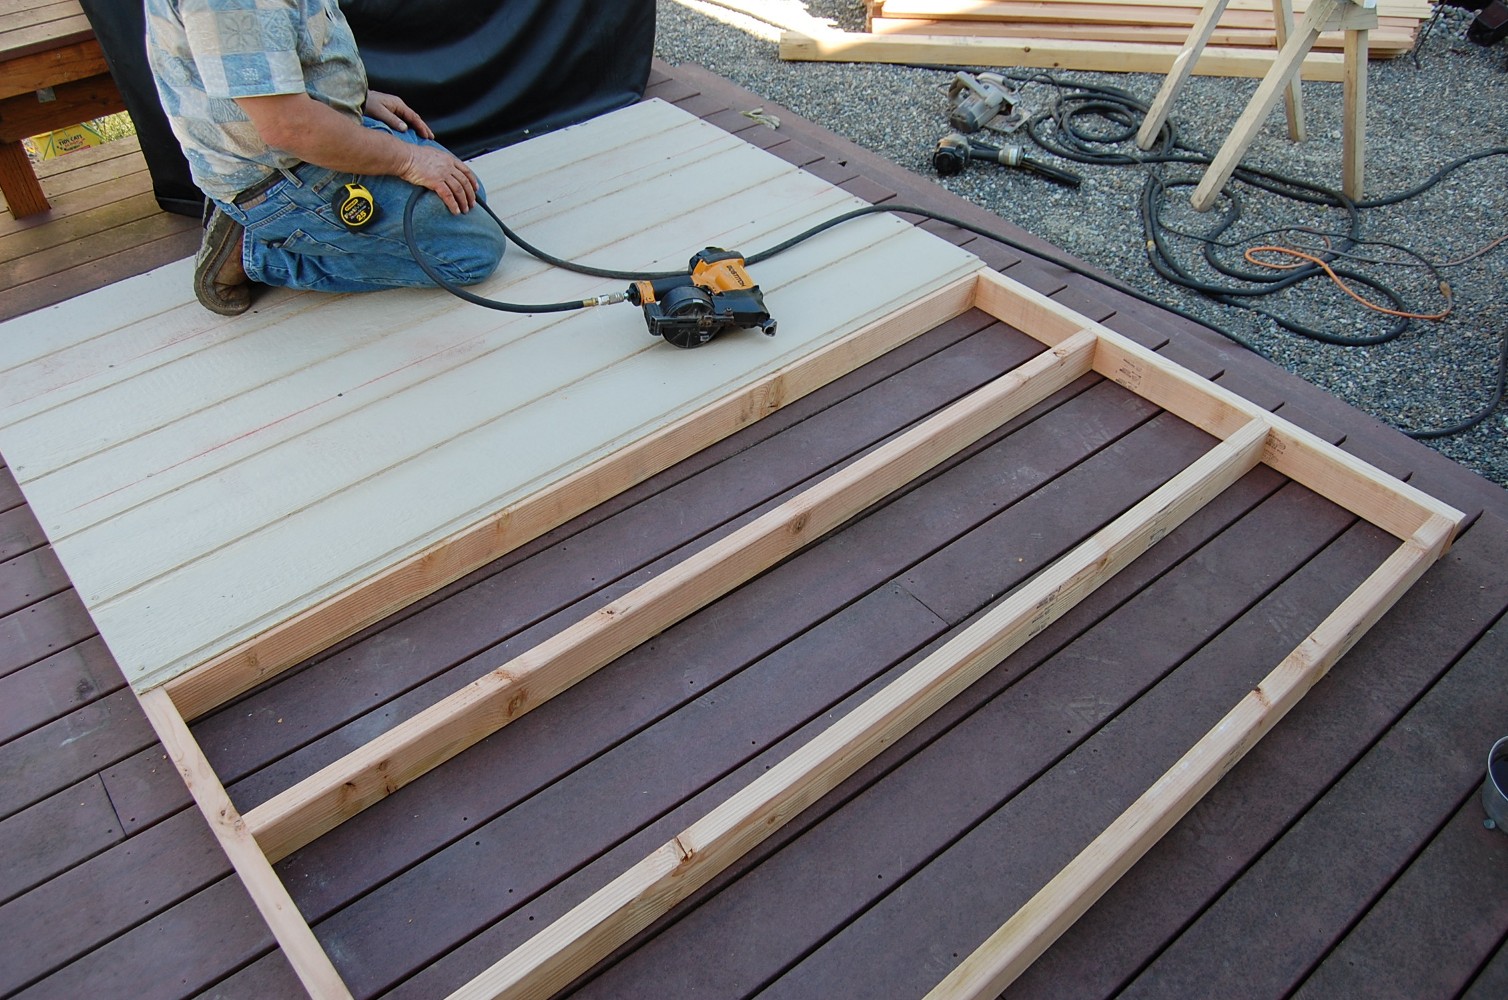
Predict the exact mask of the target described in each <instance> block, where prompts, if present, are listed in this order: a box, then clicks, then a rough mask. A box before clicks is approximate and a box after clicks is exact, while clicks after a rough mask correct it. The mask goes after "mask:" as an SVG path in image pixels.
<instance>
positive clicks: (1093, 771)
mask: <svg viewBox="0 0 1508 1000" xmlns="http://www.w3.org/2000/svg"><path fill="white" fill-rule="evenodd" d="M1380 542H1381V539H1379V538H1378V537H1377V534H1376V531H1375V529H1372V528H1370V526H1365V527H1363V526H1355V527H1353V528H1351V529H1350V530H1349V531H1347V532H1346V534H1345V535H1343V536H1342V537H1341V538H1340V539H1339V540H1338V541H1337V542H1336V543H1335V544H1333V545H1332V546H1330V547H1328V548H1327V549H1326V550H1325V551H1324V552H1322V553H1320V554H1319V555H1318V556H1316V558H1315V559H1313V560H1312V561H1309V562H1307V563H1306V564H1305V565H1304V566H1303V567H1302V568H1300V569H1299V571H1298V572H1297V573H1295V574H1294V575H1293V576H1292V577H1291V578H1289V579H1287V580H1284V581H1283V584H1282V585H1281V586H1280V587H1278V588H1277V589H1276V590H1275V591H1274V592H1272V593H1271V594H1269V595H1268V596H1266V597H1264V598H1263V599H1262V600H1261V601H1260V603H1259V604H1258V606H1257V607H1256V608H1255V609H1254V613H1252V614H1249V615H1247V616H1245V617H1243V618H1242V619H1241V620H1240V621H1239V622H1238V623H1236V624H1234V625H1232V626H1231V627H1230V628H1228V629H1225V630H1223V631H1222V632H1221V633H1219V634H1218V635H1216V636H1215V637H1213V638H1212V639H1211V641H1210V642H1208V643H1206V644H1204V645H1202V646H1201V647H1199V648H1198V649H1197V651H1196V652H1195V653H1194V654H1193V655H1192V656H1190V657H1189V658H1187V659H1185V660H1184V661H1183V662H1181V663H1178V664H1177V665H1176V667H1175V668H1174V669H1173V670H1172V671H1171V672H1170V673H1169V674H1168V675H1167V677H1166V678H1164V679H1162V680H1161V681H1160V683H1157V684H1156V686H1154V687H1152V688H1151V689H1150V690H1149V691H1148V693H1147V694H1145V695H1144V696H1142V697H1140V698H1138V699H1137V700H1136V701H1134V702H1132V703H1131V704H1130V705H1129V706H1128V707H1127V708H1126V709H1124V710H1122V711H1120V712H1118V713H1115V714H1112V715H1110V716H1109V718H1108V719H1107V721H1106V722H1105V724H1104V725H1103V726H1102V727H1101V728H1099V729H1097V730H1096V731H1094V733H1093V735H1092V736H1090V738H1089V739H1087V740H1085V741H1084V742H1082V743H1079V744H1078V745H1076V746H1074V747H1073V749H1072V751H1071V752H1070V753H1069V754H1068V755H1067V756H1066V757H1064V758H1063V759H1062V760H1061V761H1060V762H1057V763H1056V766H1054V767H1053V768H1052V769H1051V770H1050V771H1048V772H1047V773H1045V774H1043V775H1042V776H1040V777H1038V778H1037V779H1036V780H1035V781H1034V782H1033V783H1032V784H1031V785H1030V786H1029V787H1028V788H1026V789H1025V790H1024V791H1022V792H1021V793H1020V794H1019V795H1017V796H1015V797H1013V798H1011V799H1010V800H1008V801H1007V802H1005V803H1003V804H1002V806H1001V807H1000V808H999V809H997V810H995V811H994V812H993V813H991V814H990V815H989V816H988V817H987V818H986V819H985V820H983V821H981V822H980V823H979V824H978V825H977V826H975V827H973V828H972V829H969V830H967V831H966V832H965V833H964V835H963V836H962V837H961V839H959V840H957V841H956V842H955V843H952V844H950V845H948V846H947V849H946V850H945V851H944V852H943V853H941V854H939V855H938V856H936V857H934V858H932V859H930V861H929V863H928V864H927V865H926V867H925V868H923V869H921V870H920V871H918V872H917V873H916V874H914V875H913V876H912V877H910V878H908V879H906V880H905V881H904V882H903V883H901V884H900V885H898V886H895V887H893V888H892V889H891V891H890V892H889V893H888V894H887V895H885V896H884V897H883V898H882V899H880V900H879V901H877V902H876V903H875V905H873V906H872V907H870V908H868V909H867V910H865V911H864V912H863V913H862V914H860V915H858V916H857V918H856V919H854V920H853V921H852V922H851V923H849V924H847V926H844V927H842V928H841V931H840V933H838V934H837V935H836V936H835V937H833V938H831V939H830V940H828V941H826V942H825V943H823V944H822V945H821V947H819V948H818V949H817V950H816V951H815V952H813V953H812V954H811V955H810V956H808V957H807V958H805V960H804V961H802V962H801V963H800V964H799V965H797V966H796V967H794V968H793V969H791V970H790V971H788V972H787V973H786V974H785V975H784V976H782V977H781V978H780V979H779V980H777V981H776V982H774V983H773V984H771V986H770V987H769V988H768V989H766V990H765V991H763V992H762V993H761V996H766V997H811V996H821V995H832V994H833V993H835V992H836V991H839V990H844V991H846V992H845V995H847V996H851V997H875V998H880V997H886V996H917V995H920V994H922V993H925V992H926V991H927V990H928V989H930V988H931V986H932V985H934V984H935V983H936V982H937V981H938V980H939V979H941V978H942V977H943V976H945V975H946V974H947V973H948V972H949V971H950V970H951V968H952V966H953V965H954V964H955V963H956V961H957V960H960V959H962V958H963V957H964V956H966V955H967V954H968V953H969V952H970V951H972V950H973V948H974V947H975V946H976V945H977V944H978V943H979V942H981V941H982V940H983V939H984V938H985V937H986V936H988V935H989V934H990V933H992V932H993V931H994V930H995V928H996V927H998V926H999V924H1000V922H1001V921H1003V920H1004V919H1006V918H1007V917H1009V916H1010V914H1011V913H1012V912H1013V911H1014V910H1015V909H1016V908H1017V907H1018V906H1020V905H1022V904H1023V903H1025V902H1026V901H1027V899H1029V898H1030V896H1031V895H1032V894H1033V893H1034V892H1035V891H1036V889H1037V888H1038V887H1040V886H1041V885H1042V884H1043V883H1045V882H1046V881H1047V880H1048V879H1049V878H1051V877H1052V875H1054V874H1056V872H1057V871H1058V869H1059V868H1061V867H1062V865H1064V864H1066V863H1067V862H1068V861H1070V860H1071V859H1072V857H1073V855H1074V854H1075V853H1077V851H1078V850H1079V849H1080V848H1081V847H1082V846H1084V845H1085V844H1087V843H1088V842H1089V840H1090V839H1091V838H1092V837H1093V836H1094V835H1096V834H1097V833H1099V831H1100V830H1101V829H1103V828H1104V827H1105V826H1106V825H1108V824H1109V823H1110V822H1111V821H1113V820H1114V819H1115V817H1116V816H1117V815H1119V813H1120V812H1121V810H1122V809H1124V808H1125V807H1126V806H1128V805H1130V803H1131V801H1132V800H1133V799H1134V798H1135V796H1136V795H1137V794H1139V793H1140V791H1141V790H1142V789H1143V788H1145V787H1147V786H1148V785H1150V784H1151V783H1152V782H1153V781H1154V780H1155V779H1156V778H1157V777H1158V776H1159V775H1160V774H1161V773H1162V771H1163V770H1165V769H1166V768H1167V767H1169V766H1171V765H1172V763H1173V762H1174V761H1175V760H1177V758H1178V757H1179V756H1180V755H1181V754H1182V753H1183V752H1184V751H1185V750H1186V749H1187V748H1188V747H1189V746H1191V745H1192V744H1193V743H1194V741H1195V740H1197V739H1198V738H1199V737H1200V736H1202V735H1203V734H1204V732H1205V731H1206V730H1207V729H1208V728H1209V727H1210V726H1211V725H1213V724H1214V722H1215V721H1216V720H1218V719H1219V718H1220V717H1221V716H1222V715H1223V714H1224V713H1225V712H1226V711H1227V710H1228V709H1229V708H1230V707H1231V706H1232V705H1234V704H1235V702H1236V701H1237V700H1238V699H1239V698H1240V697H1241V696H1242V695H1244V694H1245V693H1246V691H1247V690H1248V689H1249V688H1250V687H1251V686H1252V685H1253V684H1254V683H1255V682H1256V681H1257V680H1258V679H1260V677H1261V675H1262V674H1263V673H1264V672H1265V670H1266V669H1267V668H1268V667H1269V666H1270V665H1271V664H1274V663H1276V662H1277V661H1278V660H1279V659H1281V658H1282V656H1284V655H1285V654H1286V653H1287V652H1288V650H1289V649H1291V648H1292V646H1293V645H1295V644H1296V643H1297V641H1298V639H1299V638H1301V637H1302V636H1303V634H1304V633H1305V632H1306V631H1307V630H1308V629H1309V628H1312V627H1313V626H1314V625H1315V624H1317V623H1318V622H1319V620H1320V617H1322V616H1323V614H1324V613H1325V611H1326V610H1328V607H1331V606H1333V605H1334V604H1335V603H1338V602H1339V600H1340V599H1341V598H1342V597H1344V595H1345V594H1346V593H1348V592H1349V590H1350V588H1351V587H1353V586H1355V584H1356V583H1357V582H1359V579H1360V575H1359V574H1358V572H1357V570H1358V565H1357V561H1358V557H1361V558H1367V556H1368V555H1369V554H1372V555H1379V557H1380V554H1379V551H1378V550H1379V549H1380V547H1381V546H1380ZM1326 602H1328V604H1327V603H1326ZM1096 666H1100V665H1099V664H1096ZM1128 666H1129V665H1128ZM1100 669H1101V670H1103V669H1104V668H1103V666H1100ZM1100 683H1101V684H1102V683H1103V682H1100ZM1079 690H1080V691H1082V692H1083V693H1084V694H1085V695H1088V696H1091V697H1093V696H1096V694H1097V690H1098V689H1097V688H1096V686H1094V685H1090V684H1086V685H1084V686H1082V687H1081V688H1079ZM1066 728H1071V727H1070V726H1068V725H1066V724H1065V729H1066ZM1003 749H1004V748H1002V750H1003ZM869 797H873V796H872V795H871V796H868V797H866V798H869ZM891 815H892V816H894V815H895V814H894V812H893V811H892V813H891ZM896 819H898V817H896ZM867 835H868V836H875V835H876V834H875V832H874V830H873V826H872V825H871V826H870V828H869V830H868V831H867ZM735 891H736V890H735ZM1230 995H1236V994H1230Z"/></svg>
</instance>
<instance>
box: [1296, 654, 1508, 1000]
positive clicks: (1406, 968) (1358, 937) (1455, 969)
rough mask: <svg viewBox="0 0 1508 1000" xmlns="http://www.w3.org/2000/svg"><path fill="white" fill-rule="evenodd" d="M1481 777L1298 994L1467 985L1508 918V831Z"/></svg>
mask: <svg viewBox="0 0 1508 1000" xmlns="http://www.w3.org/2000/svg"><path fill="white" fill-rule="evenodd" d="M1498 662H1499V663H1501V662H1502V659H1501V654H1500V658H1499V660H1498ZM1493 721H1494V722H1500V721H1501V715H1499V716H1498V717H1497V719H1495V720H1493ZM1479 784H1480V783H1479V782H1473V783H1472V784H1471V786H1470V787H1469V788H1468V790H1467V793H1466V795H1464V796H1463V797H1462V802H1461V807H1460V808H1459V809H1458V810H1457V811H1456V813H1455V814H1454V815H1453V816H1451V818H1450V821H1449V822H1448V823H1447V824H1446V825H1445V826H1444V828H1442V829H1441V830H1440V831H1439V832H1438V833H1437V834H1436V836H1435V837H1434V838H1433V839H1432V840H1431V841H1430V843H1429V845H1428V846H1427V847H1426V848H1425V849H1424V850H1423V851H1422V852H1421V853H1420V855H1419V856H1418V857H1417V858H1416V859H1415V860H1414V862H1413V864H1411V865H1410V866H1409V868H1408V870H1406V871H1405V872H1403V874H1401V875H1400V876H1399V877H1398V879H1397V881H1396V882H1394V883H1393V885H1392V886H1390V887H1389V889H1388V891H1387V894H1386V895H1384V896H1383V897H1382V898H1381V899H1380V900H1378V901H1377V902H1376V903H1375V904H1374V905H1373V906H1372V908H1371V909H1369V910H1368V911H1367V914H1366V916H1365V917H1363V918H1362V920H1361V921H1360V923H1359V924H1357V926H1356V927H1354V928H1353V929H1352V930H1351V932H1350V933H1349V934H1347V935H1346V937H1345V939H1344V940H1342V941H1341V942H1340V943H1339V944H1338V945H1337V946H1336V947H1335V949H1334V950H1333V951H1331V952H1330V954H1329V955H1327V956H1326V957H1325V959H1324V961H1323V962H1322V963H1321V964H1320V966H1319V968H1317V969H1316V970H1315V971H1314V972H1313V973H1311V974H1310V976H1309V978H1308V979H1306V980H1305V981H1304V985H1303V988H1301V989H1300V990H1299V991H1298V992H1297V993H1295V994H1294V996H1295V997H1297V998H1300V1000H1318V998H1329V997H1342V996H1361V995H1366V996H1368V997H1375V998H1377V1000H1410V998H1413V997H1422V996H1449V995H1451V994H1452V993H1455V992H1457V991H1459V990H1463V989H1465V987H1466V986H1467V985H1469V984H1470V983H1471V981H1472V979H1473V977H1474V975H1475V973H1476V970H1477V965H1478V963H1479V961H1480V956H1481V955H1482V954H1483V953H1484V952H1488V951H1490V950H1491V949H1493V948H1494V947H1495V946H1496V945H1497V943H1498V937H1499V930H1500V928H1501V927H1502V926H1503V924H1504V922H1505V921H1508V837H1504V836H1503V835H1502V834H1501V833H1498V832H1496V831H1489V830H1486V829H1484V828H1483V826H1482V807H1481V803H1480V801H1479V800H1478V798H1477V791H1478V786H1479Z"/></svg>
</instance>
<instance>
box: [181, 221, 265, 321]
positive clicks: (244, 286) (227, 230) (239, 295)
mask: <svg viewBox="0 0 1508 1000" xmlns="http://www.w3.org/2000/svg"><path fill="white" fill-rule="evenodd" d="M244 232H245V230H243V229H242V228H241V224H240V223H239V222H237V221H236V220H235V219H232V218H231V217H230V216H228V215H226V214H225V213H224V212H222V211H220V209H219V208H215V209H213V211H211V212H210V216H209V223H208V225H206V226H205V227H204V242H203V243H201V244H200V245H199V253H198V254H197V255H196V256H195V257H194V295H195V296H197V297H198V299H199V303H200V305H202V306H204V308H206V309H208V310H210V311H211V312H217V313H219V314H220V315H221V316H239V315H240V314H241V313H243V312H245V311H246V310H247V309H248V308H250V307H251V279H250V278H248V277H246V269H245V268H244V267H242V266H241V237H242V234H243V233H244Z"/></svg>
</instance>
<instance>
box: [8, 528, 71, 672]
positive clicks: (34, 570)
mask: <svg viewBox="0 0 1508 1000" xmlns="http://www.w3.org/2000/svg"><path fill="white" fill-rule="evenodd" d="M49 597H58V600H56V601H54V602H52V604H50V605H47V606H46V607H44V606H42V605H41V604H39V602H41V601H45V600H46V599H47V598H49ZM64 605H66V606H67V607H66V608H64ZM54 608H56V609H60V610H54V611H52V613H53V614H54V615H64V614H66V615H68V616H69V620H68V622H67V623H66V624H64V625H62V626H61V627H60V626H59V625H58V624H55V623H53V622H50V621H46V620H45V619H39V618H38V615H39V614H43V615H45V613H47V612H48V611H49V610H50V609H54ZM83 608H84V606H83V604H82V603H81V602H80V601H79V599H78V595H77V594H75V593H73V591H72V590H71V589H70V584H69V582H68V574H67V573H65V572H63V567H62V564H60V563H59V562H58V558H57V556H55V555H54V554H53V551H52V546H50V545H49V546H46V547H43V548H40V549H32V550H31V551H30V552H23V553H21V554H20V555H18V556H15V557H13V558H11V559H7V560H5V561H4V562H0V675H3V674H7V673H10V672H11V671H12V670H15V669H17V668H19V667H23V666H25V665H26V664H28V663H30V662H32V659H34V658H35V657H36V656H37V655H38V651H37V648H36V646H35V645H34V640H32V639H29V638H28V636H29V635H36V634H41V635H45V636H46V637H47V641H48V643H49V645H48V647H47V648H51V649H56V648H58V646H59V642H58V640H59V639H60V638H61V639H62V643H63V644H66V643H68V642H70V641H73V642H76V641H78V640H79V639H82V638H84V637H85V636H88V635H90V634H92V633H93V632H94V624H93V622H91V621H89V616H88V614H87V613H86V612H84V610H83ZM81 615H82V625H80V624H79V621H80V616H81Z"/></svg>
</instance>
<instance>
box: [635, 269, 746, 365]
mask: <svg viewBox="0 0 1508 1000" xmlns="http://www.w3.org/2000/svg"><path fill="white" fill-rule="evenodd" d="M686 271H687V273H686V274H684V275H676V276H675V277H671V278H658V279H656V280H653V281H636V282H634V283H633V284H632V285H629V286H628V291H627V293H625V295H626V298H627V299H628V301H629V302H632V303H633V304H634V305H636V306H640V307H642V308H643V310H644V322H645V323H646V324H647V325H648V326H649V332H650V333H651V334H653V335H654V336H656V337H663V338H664V339H665V342H666V343H669V344H674V345H675V346H676V347H700V346H702V345H703V344H705V343H707V341H709V340H711V339H712V338H713V337H715V336H717V335H718V334H719V333H721V332H723V331H724V330H726V329H729V328H737V329H746V328H750V327H755V328H758V329H759V330H761V331H763V332H764V333H765V335H766V336H770V337H773V336H774V335H775V320H774V319H772V318H771V317H770V314H769V312H768V311H767V310H766V309H765V305H764V294H763V293H762V292H761V291H760V290H759V286H758V285H756V284H755V283H754V279H753V278H751V277H750V276H749V272H748V271H747V270H746V269H745V267H744V257H743V254H741V253H739V252H737V251H735V250H722V249H719V248H717V247H708V248H707V249H705V250H703V251H701V252H700V253H698V254H696V255H695V256H693V257H692V258H691V263H690V264H688V265H687V266H686Z"/></svg>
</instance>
